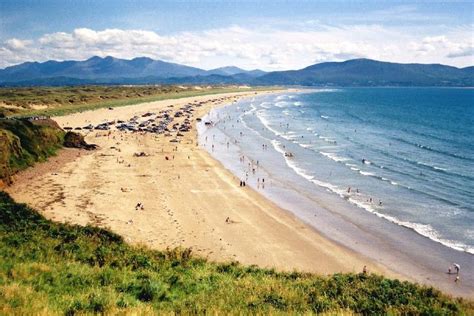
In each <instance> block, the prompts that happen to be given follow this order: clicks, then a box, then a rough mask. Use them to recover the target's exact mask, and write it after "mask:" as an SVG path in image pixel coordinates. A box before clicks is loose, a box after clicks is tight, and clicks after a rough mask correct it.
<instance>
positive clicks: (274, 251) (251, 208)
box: [7, 92, 394, 276]
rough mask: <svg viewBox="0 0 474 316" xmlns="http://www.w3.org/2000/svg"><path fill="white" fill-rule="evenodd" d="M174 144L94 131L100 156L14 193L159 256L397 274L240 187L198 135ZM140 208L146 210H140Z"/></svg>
mask: <svg viewBox="0 0 474 316" xmlns="http://www.w3.org/2000/svg"><path fill="white" fill-rule="evenodd" d="M259 93H260V92H259ZM253 95H255V93H254V92H242V93H232V94H225V95H211V96H203V97H192V98H185V99H179V100H166V101H159V102H151V103H145V104H139V105H133V106H127V107H120V108H115V109H114V110H108V109H100V110H96V111H89V112H83V113H77V114H72V115H68V116H63V117H57V118H55V119H56V120H57V121H58V123H59V124H60V125H61V126H63V127H64V126H72V127H76V126H84V125H87V124H99V123H102V122H104V121H105V120H109V121H110V120H128V119H130V118H131V117H133V116H135V115H137V116H140V115H143V114H144V113H146V112H150V111H155V112H158V111H160V110H163V109H173V110H176V109H178V108H179V107H181V106H183V105H185V104H188V103H190V102H203V105H202V106H201V107H197V108H196V109H195V112H194V115H193V118H192V120H193V124H195V119H196V118H199V117H202V116H203V115H205V113H207V112H208V111H209V110H210V109H212V108H214V107H217V106H222V105H223V104H226V103H229V102H233V101H235V100H237V99H238V98H241V97H246V96H253ZM181 119H182V118H181ZM178 121H179V119H178ZM170 139H171V138H170V137H165V136H163V135H159V136H157V135H154V134H150V133H144V134H139V133H126V132H121V131H117V130H113V131H112V132H111V133H110V134H109V133H108V132H107V131H92V132H90V133H88V134H87V137H86V140H87V141H88V142H90V143H95V144H97V145H99V149H98V150H96V151H93V152H84V151H80V150H72V149H66V150H63V151H61V152H60V153H59V155H58V156H57V157H55V158H53V159H51V160H50V161H48V162H46V163H43V164H39V165H38V166H37V167H35V168H32V169H30V170H27V171H25V172H23V173H20V174H19V175H18V176H17V177H16V178H15V184H14V185H13V186H11V187H10V188H8V190H7V191H8V192H9V193H10V194H11V195H12V196H13V197H14V198H15V199H16V200H17V201H19V202H24V203H27V204H29V205H31V206H32V207H34V208H36V209H38V210H39V211H40V212H41V213H42V214H44V215H45V216H46V217H47V218H50V219H52V220H55V221H60V222H69V223H74V224H81V225H86V224H92V225H97V226H100V227H107V228H110V229H111V230H112V231H114V232H116V233H118V234H120V235H122V236H124V237H125V239H126V240H127V241H128V242H131V243H134V244H144V245H147V246H149V247H152V248H156V249H166V248H173V247H191V248H192V250H193V252H194V253H195V254H197V255H199V256H203V257H207V258H209V259H211V260H215V261H229V260H233V261H238V262H241V263H243V264H256V265H259V266H262V267H273V268H276V269H278V270H285V271H293V270H297V271H307V272H316V273H320V274H330V273H335V272H360V271H362V268H363V267H364V265H367V268H368V270H369V271H374V272H381V273H384V274H388V275H392V276H393V275H394V274H393V273H391V272H389V271H388V270H387V269H384V268H383V267H380V266H377V265H375V264H373V263H371V262H370V261H368V260H367V259H366V258H364V257H363V256H360V255H358V254H356V253H354V252H352V251H350V250H348V249H345V248H344V247H342V246H340V245H337V244H336V243H334V242H331V241H329V240H328V239H326V238H324V237H322V236H321V235H319V234H318V233H317V232H316V231H315V230H314V229H312V228H311V227H309V226H307V225H306V224H305V223H303V222H302V221H300V220H298V219H297V218H295V217H294V216H293V215H290V214H289V213H288V212H286V211H285V210H283V209H281V208H279V207H278V206H277V205H275V204H273V203H272V202H270V201H268V200H267V199H265V198H264V197H262V196H261V195H260V194H258V193H257V192H255V191H254V190H252V189H251V188H248V187H245V188H242V187H239V180H238V179H237V178H236V177H235V176H234V175H233V174H231V173H230V172H229V171H227V170H226V169H224V168H223V166H222V165H221V164H220V163H218V162H217V161H216V160H214V159H213V158H212V157H210V155H209V154H208V153H207V152H206V151H205V150H203V149H201V148H200V147H198V146H197V143H196V141H197V133H196V129H195V128H193V129H192V130H191V131H190V132H188V133H185V134H184V136H183V137H181V139H180V142H179V143H174V142H173V143H172V142H170ZM137 153H144V155H143V156H141V157H137V155H136V154H137ZM138 203H141V205H143V209H142V208H141V207H138V209H137V207H136V206H137V204H138Z"/></svg>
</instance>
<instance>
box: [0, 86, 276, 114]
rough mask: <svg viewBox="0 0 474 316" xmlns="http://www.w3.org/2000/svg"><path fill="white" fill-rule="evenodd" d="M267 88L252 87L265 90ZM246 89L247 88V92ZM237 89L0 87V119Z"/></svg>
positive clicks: (221, 87) (234, 88)
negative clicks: (3, 116)
mask: <svg viewBox="0 0 474 316" xmlns="http://www.w3.org/2000/svg"><path fill="white" fill-rule="evenodd" d="M269 89H275V88H271V87H259V88H252V90H269ZM247 90H248V89H247ZM245 91H246V90H245V89H239V87H237V86H212V87H211V86H208V87H197V88H196V87H194V86H172V85H163V86H157V85H149V86H74V87H28V88H1V87H0V116H1V115H2V114H3V115H5V116H25V115H49V116H58V115H65V114H69V113H73V112H80V111H87V110H94V109H98V108H104V107H112V108H113V107H117V106H125V105H132V104H138V103H142V102H151V101H159V100H165V99H177V98H185V97H193V96H200V95H208V94H217V93H229V92H245Z"/></svg>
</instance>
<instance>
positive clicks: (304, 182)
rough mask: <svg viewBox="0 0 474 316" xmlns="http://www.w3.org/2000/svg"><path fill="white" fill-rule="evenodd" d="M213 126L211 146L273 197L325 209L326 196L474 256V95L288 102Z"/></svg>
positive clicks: (396, 93) (236, 114) (244, 110)
mask: <svg viewBox="0 0 474 316" xmlns="http://www.w3.org/2000/svg"><path fill="white" fill-rule="evenodd" d="M207 119H208V120H211V121H212V122H213V123H214V127H212V128H210V129H209V130H206V131H204V132H202V133H201V143H203V145H204V146H206V147H207V148H208V150H209V151H215V155H216V156H217V158H218V159H220V160H221V161H223V162H225V163H224V165H226V164H227V165H226V167H228V168H229V169H231V170H232V171H233V172H234V173H235V174H236V175H237V176H238V177H240V178H241V179H244V180H247V182H248V183H249V185H251V186H252V187H254V188H256V189H258V190H262V188H261V185H262V180H261V179H262V178H265V179H266V185H267V188H266V189H265V190H270V188H269V187H270V186H271V185H272V184H273V185H274V186H275V187H276V186H280V187H281V188H287V189H288V190H289V189H294V191H296V192H298V193H299V194H301V196H302V197H303V196H304V197H305V198H308V199H313V200H315V201H317V202H318V204H319V206H321V205H322V206H324V205H325V201H327V199H326V198H325V196H326V197H329V199H330V200H331V201H330V203H329V202H328V203H326V204H331V205H334V204H336V205H338V206H341V205H342V206H344V207H342V209H344V208H349V207H351V209H352V212H366V213H367V212H370V213H371V214H373V215H375V216H377V217H378V218H381V219H383V220H385V221H387V222H391V223H393V224H394V225H398V226H403V227H407V228H409V229H410V230H412V231H414V232H416V233H417V234H420V235H422V236H425V237H428V238H430V239H431V240H433V241H436V242H438V243H441V244H443V245H444V246H447V247H450V248H453V249H456V250H458V251H463V252H468V253H474V206H473V201H474V137H473V134H474V124H473V123H474V89H458V88H334V89H315V90H307V91H302V92H301V91H300V92H285V93H280V94H272V95H265V96H255V97H254V98H247V99H243V100H241V101H239V102H237V103H234V104H232V105H229V106H226V107H224V108H221V109H219V110H213V112H211V113H210V114H209V117H208V118H207ZM201 128H204V127H201ZM211 142H212V145H214V146H213V149H211V147H210V144H211ZM241 157H246V159H247V160H246V161H247V163H246V162H242V160H241V159H242V158H241ZM257 161H258V162H257ZM282 190H283V189H282ZM275 192H277V191H275ZM275 195H276V196H277V197H278V195H280V194H279V193H278V192H277V193H275ZM280 198H281V197H280ZM325 199H326V200H325ZM293 201H294V203H296V204H297V203H298V198H297V197H296V198H295V197H293ZM290 207H291V205H290ZM287 208H288V205H287ZM339 209H341V207H339ZM343 215H344V214H342V215H341V216H343ZM315 216H316V215H315Z"/></svg>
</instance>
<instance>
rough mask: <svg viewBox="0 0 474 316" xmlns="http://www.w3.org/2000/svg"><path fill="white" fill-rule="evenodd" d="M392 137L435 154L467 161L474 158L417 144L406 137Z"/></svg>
mask: <svg viewBox="0 0 474 316" xmlns="http://www.w3.org/2000/svg"><path fill="white" fill-rule="evenodd" d="M392 139H393V140H396V141H399V142H401V143H405V144H407V145H411V146H415V147H418V148H421V149H423V150H426V151H430V152H433V153H437V154H440V155H446V156H449V157H453V158H457V159H462V160H467V161H474V158H471V157H466V156H463V155H458V154H455V153H453V152H449V151H444V150H440V149H436V148H433V147H430V146H426V145H423V144H418V143H415V142H412V141H409V140H406V139H403V138H400V137H392Z"/></svg>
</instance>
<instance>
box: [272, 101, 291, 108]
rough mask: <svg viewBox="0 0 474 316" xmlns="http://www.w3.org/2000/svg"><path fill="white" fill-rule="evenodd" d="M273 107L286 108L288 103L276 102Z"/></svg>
mask: <svg viewBox="0 0 474 316" xmlns="http://www.w3.org/2000/svg"><path fill="white" fill-rule="evenodd" d="M274 105H275V106H276V107H279V108H286V107H288V105H289V103H288V102H286V101H278V102H276V103H275V104H274Z"/></svg>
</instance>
